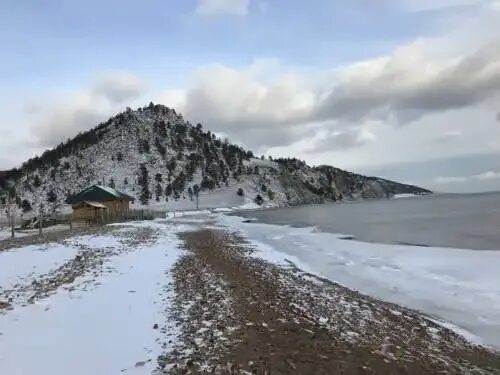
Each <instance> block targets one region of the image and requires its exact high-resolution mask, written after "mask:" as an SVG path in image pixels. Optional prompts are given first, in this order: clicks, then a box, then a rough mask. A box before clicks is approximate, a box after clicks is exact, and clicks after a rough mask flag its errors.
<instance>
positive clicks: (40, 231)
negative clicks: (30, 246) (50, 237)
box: [38, 203, 43, 237]
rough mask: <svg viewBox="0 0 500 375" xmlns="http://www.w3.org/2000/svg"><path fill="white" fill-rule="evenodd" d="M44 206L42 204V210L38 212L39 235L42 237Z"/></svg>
mask: <svg viewBox="0 0 500 375" xmlns="http://www.w3.org/2000/svg"><path fill="white" fill-rule="evenodd" d="M42 228H43V205H42V204H41V203H40V208H39V212H38V235H39V236H40V237H42V235H43V229H42Z"/></svg>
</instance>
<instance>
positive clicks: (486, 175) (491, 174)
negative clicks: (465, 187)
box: [434, 171, 500, 184]
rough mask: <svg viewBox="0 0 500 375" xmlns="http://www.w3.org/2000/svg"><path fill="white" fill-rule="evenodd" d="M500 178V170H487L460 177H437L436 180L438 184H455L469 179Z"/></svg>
mask: <svg viewBox="0 0 500 375" xmlns="http://www.w3.org/2000/svg"><path fill="white" fill-rule="evenodd" d="M496 179H500V172H494V171H487V172H483V173H478V174H474V175H472V176H460V177H436V178H435V179H434V182H435V183H436V184H453V183H462V182H467V181H472V180H476V181H491V180H496Z"/></svg>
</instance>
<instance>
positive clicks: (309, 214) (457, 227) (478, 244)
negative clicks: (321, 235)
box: [238, 193, 500, 250]
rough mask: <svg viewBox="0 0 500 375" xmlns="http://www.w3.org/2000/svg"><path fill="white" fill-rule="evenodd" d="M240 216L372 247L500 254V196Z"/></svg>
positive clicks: (377, 202)
mask: <svg viewBox="0 0 500 375" xmlns="http://www.w3.org/2000/svg"><path fill="white" fill-rule="evenodd" d="M238 215H242V216H246V217H252V218H257V219H259V221H261V222H264V223H268V224H286V225H291V226H294V227H306V226H314V227H316V228H318V229H320V230H321V231H323V232H330V233H345V234H349V235H353V236H355V237H356V239H357V240H360V241H367V242H382V243H393V244H394V243H395V244H410V245H420V246H440V247H453V248H461V249H476V250H500V193H485V194H437V195H430V196H424V197H413V198H401V199H389V200H374V201H361V202H352V203H343V204H325V205H317V206H302V207H294V208H285V209H271V210H264V211H253V212H246V213H242V214H238Z"/></svg>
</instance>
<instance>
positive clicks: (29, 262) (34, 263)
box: [0, 243, 78, 290]
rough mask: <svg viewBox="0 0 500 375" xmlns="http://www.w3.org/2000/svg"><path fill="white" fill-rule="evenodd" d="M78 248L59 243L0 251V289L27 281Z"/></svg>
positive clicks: (52, 267) (51, 267) (71, 255)
mask: <svg viewBox="0 0 500 375" xmlns="http://www.w3.org/2000/svg"><path fill="white" fill-rule="evenodd" d="M77 251H78V249H77V248H75V247H71V246H65V245H61V244H53V243H52V244H39V245H30V246H25V247H21V248H14V249H9V250H8V251H2V252H0V290H2V289H9V288H10V287H12V286H13V285H14V284H16V283H19V282H21V281H29V282H31V279H33V278H34V277H36V276H37V275H41V274H44V273H47V272H49V271H50V270H52V269H55V268H57V267H58V266H60V265H61V264H63V263H64V262H65V261H66V260H68V259H70V258H72V257H73V256H75V254H76V253H77Z"/></svg>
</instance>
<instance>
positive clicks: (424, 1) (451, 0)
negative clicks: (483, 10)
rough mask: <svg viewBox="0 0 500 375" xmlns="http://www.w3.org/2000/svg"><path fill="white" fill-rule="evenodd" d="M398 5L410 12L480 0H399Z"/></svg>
mask: <svg viewBox="0 0 500 375" xmlns="http://www.w3.org/2000/svg"><path fill="white" fill-rule="evenodd" d="M398 3H399V5H400V6H401V7H402V8H403V9H405V10H407V11H410V12H422V11H429V10H438V9H444V8H450V7H457V6H465V5H478V4H481V3H483V1H482V0H399V1H398Z"/></svg>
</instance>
